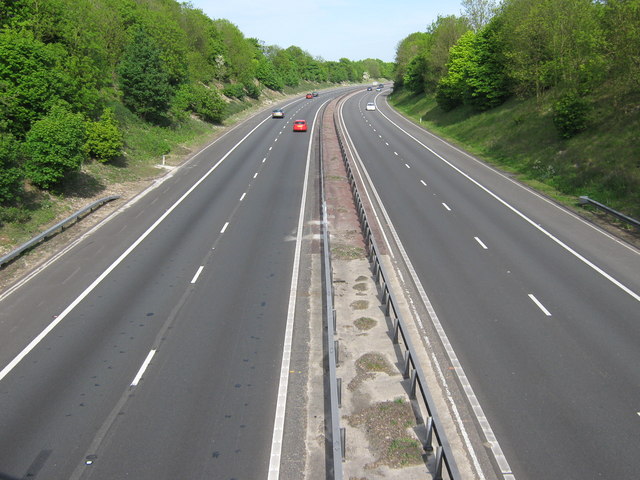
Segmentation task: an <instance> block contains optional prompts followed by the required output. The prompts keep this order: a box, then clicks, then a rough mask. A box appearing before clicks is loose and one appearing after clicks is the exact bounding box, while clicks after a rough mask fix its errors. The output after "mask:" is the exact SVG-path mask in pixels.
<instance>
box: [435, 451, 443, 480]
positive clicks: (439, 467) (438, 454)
mask: <svg viewBox="0 0 640 480" xmlns="http://www.w3.org/2000/svg"><path fill="white" fill-rule="evenodd" d="M433 480H442V447H440V446H438V447H437V448H436V471H435V473H434V475H433Z"/></svg>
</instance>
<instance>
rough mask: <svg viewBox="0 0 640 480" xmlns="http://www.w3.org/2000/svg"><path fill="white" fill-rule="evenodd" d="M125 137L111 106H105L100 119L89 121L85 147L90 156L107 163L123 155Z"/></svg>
mask: <svg viewBox="0 0 640 480" xmlns="http://www.w3.org/2000/svg"><path fill="white" fill-rule="evenodd" d="M123 147H124V139H123V136H122V132H121V131H120V128H119V127H118V121H117V120H116V116H115V114H114V113H113V110H112V109H110V108H105V109H104V112H103V113H102V116H101V117H100V120H98V121H97V122H88V123H87V142H86V144H85V148H86V150H87V153H88V155H89V156H90V157H92V158H94V159H96V160H98V161H99V162H102V163H105V162H109V161H113V160H115V159H117V158H119V157H120V156H122V149H123Z"/></svg>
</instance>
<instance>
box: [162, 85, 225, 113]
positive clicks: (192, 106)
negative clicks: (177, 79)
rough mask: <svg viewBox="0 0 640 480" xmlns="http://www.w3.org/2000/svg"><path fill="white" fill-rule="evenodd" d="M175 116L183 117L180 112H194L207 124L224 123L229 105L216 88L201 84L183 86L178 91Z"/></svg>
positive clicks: (174, 108) (175, 100)
mask: <svg viewBox="0 0 640 480" xmlns="http://www.w3.org/2000/svg"><path fill="white" fill-rule="evenodd" d="M173 110H174V114H175V115H177V116H181V115H180V112H179V111H184V112H192V113H195V114H196V115H198V116H199V117H200V118H202V120H204V121H205V122H216V123H219V122H222V120H224V117H225V114H226V111H227V104H226V103H225V101H224V100H223V99H222V97H221V96H220V94H219V93H218V91H217V90H216V89H215V88H210V87H207V86H206V85H203V84H201V83H198V84H195V85H193V84H183V85H182V86H181V87H180V90H178V93H177V94H176V97H175V99H174V105H173Z"/></svg>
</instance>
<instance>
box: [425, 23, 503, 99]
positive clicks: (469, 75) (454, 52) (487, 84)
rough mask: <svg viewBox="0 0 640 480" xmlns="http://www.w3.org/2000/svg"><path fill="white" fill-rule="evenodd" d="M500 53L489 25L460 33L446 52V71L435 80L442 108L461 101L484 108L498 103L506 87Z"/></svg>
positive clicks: (437, 95)
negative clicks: (475, 31)
mask: <svg viewBox="0 0 640 480" xmlns="http://www.w3.org/2000/svg"><path fill="white" fill-rule="evenodd" d="M500 53H501V52H500V48H499V47H498V44H497V41H496V37H495V35H494V29H493V28H491V25H489V26H487V27H485V28H483V29H482V30H481V31H480V32H478V33H477V34H476V33H474V32H473V31H468V32H467V33H465V34H464V35H463V36H462V37H460V39H459V40H458V43H456V45H454V46H453V47H451V50H450V52H449V63H448V64H447V68H448V72H447V74H446V75H445V76H444V77H442V79H441V80H440V82H439V84H438V89H437V92H436V99H437V101H438V105H440V107H441V108H442V109H443V110H445V111H448V110H451V109H452V108H455V107H456V106H458V105H462V104H465V105H470V106H472V107H473V108H475V109H476V110H486V109H488V108H493V107H495V106H497V105H499V104H500V103H502V102H503V101H504V100H505V99H506V98H507V97H508V95H509V90H508V88H507V75H506V73H505V72H506V69H505V66H504V64H503V62H502V61H501V55H500Z"/></svg>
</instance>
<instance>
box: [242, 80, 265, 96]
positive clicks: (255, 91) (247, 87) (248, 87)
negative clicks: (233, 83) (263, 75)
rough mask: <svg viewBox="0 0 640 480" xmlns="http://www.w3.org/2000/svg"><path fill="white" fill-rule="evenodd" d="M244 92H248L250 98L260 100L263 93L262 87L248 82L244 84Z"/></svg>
mask: <svg viewBox="0 0 640 480" xmlns="http://www.w3.org/2000/svg"><path fill="white" fill-rule="evenodd" d="M244 91H245V92H247V96H248V97H249V98H253V99H258V98H260V94H261V93H262V91H261V90H260V87H259V86H258V85H256V84H255V83H253V82H246V83H245V84H244Z"/></svg>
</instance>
